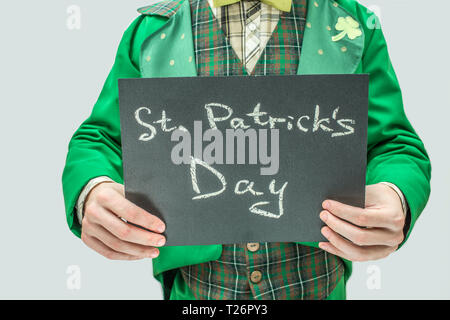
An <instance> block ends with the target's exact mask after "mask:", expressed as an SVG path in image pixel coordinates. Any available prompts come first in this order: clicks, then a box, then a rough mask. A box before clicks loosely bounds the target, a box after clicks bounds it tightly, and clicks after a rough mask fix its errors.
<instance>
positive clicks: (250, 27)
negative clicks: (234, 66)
mask: <svg viewBox="0 0 450 320" xmlns="http://www.w3.org/2000/svg"><path fill="white" fill-rule="evenodd" d="M208 3H209V5H210V8H211V10H212V12H213V13H214V16H215V17H216V19H217V20H218V21H220V24H221V27H222V30H223V32H224V34H225V36H226V38H227V39H228V40H229V42H230V44H231V47H232V48H233V50H234V52H235V53H236V54H237V56H238V58H239V59H240V60H241V61H243V63H244V67H245V68H246V70H247V73H249V74H251V72H252V70H253V68H254V67H255V65H256V62H257V61H258V59H259V57H260V55H261V53H262V51H263V49H264V47H265V46H266V44H267V42H268V41H269V39H270V37H271V35H272V32H273V30H274V29H275V27H276V26H277V24H278V20H279V19H280V10H278V9H277V8H275V7H272V6H270V5H268V4H266V3H263V2H260V1H258V0H256V1H253V0H245V1H240V2H239V3H236V4H233V5H228V6H221V7H218V8H214V6H213V0H208Z"/></svg>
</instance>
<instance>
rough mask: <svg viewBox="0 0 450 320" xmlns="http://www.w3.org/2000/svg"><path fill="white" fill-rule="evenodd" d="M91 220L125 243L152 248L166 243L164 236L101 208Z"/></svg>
mask: <svg viewBox="0 0 450 320" xmlns="http://www.w3.org/2000/svg"><path fill="white" fill-rule="evenodd" d="M89 219H92V222H93V223H96V224H99V225H101V226H103V227H104V228H105V229H106V230H108V231H109V232H111V233H112V234H113V235H114V236H116V237H117V238H119V239H121V240H124V241H128V242H132V243H137V244H141V245H144V246H152V247H161V246H163V245H164V244H165V241H166V239H165V237H164V236H163V235H161V234H158V233H154V232H150V231H148V230H144V229H141V228H138V227H135V226H133V225H130V224H128V223H126V222H124V221H122V220H121V219H120V218H118V217H117V216H116V215H114V214H113V213H112V212H110V211H109V210H107V209H105V208H102V207H100V206H98V207H97V209H96V214H95V215H93V214H92V215H90V216H89Z"/></svg>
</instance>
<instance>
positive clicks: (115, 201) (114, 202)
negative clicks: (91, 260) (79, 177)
mask: <svg viewBox="0 0 450 320" xmlns="http://www.w3.org/2000/svg"><path fill="white" fill-rule="evenodd" d="M121 218H123V219H125V220H126V221H128V222H131V223H133V224H135V225H138V226H141V227H143V228H145V229H147V230H144V229H141V228H138V227H135V226H133V225H131V224H128V223H127V222H125V221H123V220H122V219H121ZM81 230H82V233H81V239H82V240H83V242H84V243H85V244H86V245H87V246H88V247H90V248H91V249H93V250H95V251H97V252H98V253H100V254H101V255H102V256H104V257H106V258H108V259H112V260H138V259H143V258H156V257H157V256H158V255H159V250H158V249H157V248H156V247H161V246H163V245H164V243H165V241H166V239H165V237H164V236H163V235H162V234H161V233H163V232H164V230H165V225H164V223H163V222H162V221H161V220H160V219H159V218H158V217H156V216H154V215H152V214H150V213H148V212H147V211H145V210H144V209H142V208H140V207H138V206H136V205H135V204H134V203H132V202H131V201H129V200H127V199H125V192H124V187H123V185H121V184H118V183H115V182H102V183H100V184H98V185H97V186H95V188H93V189H92V190H91V191H90V192H89V194H88V196H87V198H86V202H85V206H84V217H83V220H82V228H81Z"/></svg>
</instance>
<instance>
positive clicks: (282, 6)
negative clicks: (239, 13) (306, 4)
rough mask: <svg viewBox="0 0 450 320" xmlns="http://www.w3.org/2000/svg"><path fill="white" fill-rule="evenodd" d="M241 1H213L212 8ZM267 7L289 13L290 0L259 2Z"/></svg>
mask: <svg viewBox="0 0 450 320" xmlns="http://www.w3.org/2000/svg"><path fill="white" fill-rule="evenodd" d="M239 1H241V0H213V4H214V7H221V6H225V5H227V4H233V3H235V2H239ZM261 2H264V3H265V4H268V5H269V6H272V7H275V8H277V9H279V10H282V11H286V12H289V11H290V10H291V5H292V0H261Z"/></svg>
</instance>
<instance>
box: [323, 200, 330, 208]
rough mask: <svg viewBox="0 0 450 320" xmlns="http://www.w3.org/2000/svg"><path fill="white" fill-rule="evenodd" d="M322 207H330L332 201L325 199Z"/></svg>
mask: <svg viewBox="0 0 450 320" xmlns="http://www.w3.org/2000/svg"><path fill="white" fill-rule="evenodd" d="M322 207H323V208H324V209H328V208H329V207H330V202H329V201H324V202H323V204H322Z"/></svg>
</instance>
